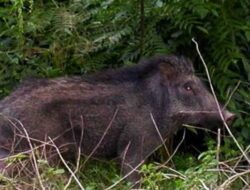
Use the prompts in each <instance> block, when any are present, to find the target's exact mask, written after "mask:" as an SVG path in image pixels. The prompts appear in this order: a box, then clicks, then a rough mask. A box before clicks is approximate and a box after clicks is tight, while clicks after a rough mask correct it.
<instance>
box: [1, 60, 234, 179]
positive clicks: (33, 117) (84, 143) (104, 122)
mask: <svg viewBox="0 0 250 190" xmlns="http://www.w3.org/2000/svg"><path fill="white" fill-rule="evenodd" d="M0 113H1V119H0V144H1V149H0V156H1V157H2V158H3V157H6V156H9V155H13V154H15V153H18V152H20V151H25V150H28V149H29V148H30V145H29V143H28V140H27V137H28V136H29V140H30V141H31V143H32V144H33V146H37V145H39V144H40V143H42V142H44V141H47V142H48V138H49V137H50V138H51V139H53V141H54V143H55V144H56V145H57V146H58V147H59V149H60V150H61V149H63V150H64V153H63V155H71V154H72V153H73V154H74V153H76V152H77V148H78V147H80V148H81V153H82V154H84V155H86V156H89V157H94V158H102V159H105V158H106V159H111V158H117V159H118V160H119V161H118V162H119V164H120V166H121V171H122V174H123V175H127V174H130V175H128V177H127V179H128V180H130V181H131V182H133V183H135V182H136V181H137V180H139V179H140V175H139V174H138V172H137V171H136V170H135V168H137V166H139V165H140V164H141V163H143V161H144V160H145V159H146V158H147V157H148V156H149V155H150V154H151V153H153V152H154V151H155V150H156V149H157V148H158V147H159V146H160V145H162V144H163V140H165V139H167V138H168V137H171V136H173V134H174V133H175V132H176V131H177V130H178V129H180V128H181V127H182V125H183V124H194V125H196V124H199V125H203V126H204V127H210V124H211V123H214V122H220V121H221V118H220V115H219V112H218V108H217V106H216V103H215V100H214V97H213V96H212V95H211V94H210V93H209V91H208V90H206V88H205V87H204V85H203V84H202V82H201V80H200V79H199V78H197V77H196V76H195V74H194V69H193V66H192V63H191V61H190V60H189V59H187V58H185V57H177V56H156V57H153V58H150V59H146V60H144V61H142V62H141V63H139V64H137V65H134V66H131V67H128V68H122V69H118V70H111V71H106V72H102V73H98V74H94V75H88V76H84V77H80V76H78V77H61V78H55V79H37V80H28V81H24V82H23V83H22V84H21V85H20V86H19V87H18V88H17V89H16V90H15V91H14V92H13V93H12V94H11V95H9V96H8V97H6V98H4V99H3V100H2V101H1V102H0ZM223 115H224V118H225V120H228V119H230V118H232V117H233V114H232V113H230V112H228V111H226V110H223ZM25 130H26V131H27V134H25ZM27 135H28V136H27ZM0 166H1V167H4V164H2V163H1V165H0Z"/></svg>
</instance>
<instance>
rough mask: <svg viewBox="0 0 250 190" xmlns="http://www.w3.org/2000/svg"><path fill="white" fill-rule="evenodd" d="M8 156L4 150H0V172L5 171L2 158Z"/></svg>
mask: <svg viewBox="0 0 250 190" xmlns="http://www.w3.org/2000/svg"><path fill="white" fill-rule="evenodd" d="M8 156H9V153H8V152H7V151H6V150H3V149H0V172H2V171H3V170H4V169H5V167H6V164H5V162H4V158H6V157H8Z"/></svg>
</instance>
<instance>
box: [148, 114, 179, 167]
mask: <svg viewBox="0 0 250 190" xmlns="http://www.w3.org/2000/svg"><path fill="white" fill-rule="evenodd" d="M150 117H151V120H152V122H153V124H154V127H155V129H156V131H157V133H158V135H159V138H160V140H161V142H162V144H163V147H164V149H165V151H166V153H167V155H168V157H169V159H168V161H167V162H166V163H165V164H167V163H168V162H169V161H170V160H171V162H172V164H173V165H174V162H173V161H172V156H171V155H170V153H169V151H168V148H167V146H166V144H165V140H164V139H163V137H162V135H161V133H160V131H159V128H158V126H157V124H156V122H155V119H154V116H153V114H152V113H150Z"/></svg>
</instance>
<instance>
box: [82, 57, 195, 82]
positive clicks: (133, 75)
mask: <svg viewBox="0 0 250 190" xmlns="http://www.w3.org/2000/svg"><path fill="white" fill-rule="evenodd" d="M162 63H167V64H171V65H172V66H173V67H174V69H175V70H176V72H177V73H179V74H192V73H193V65H192V63H191V61H190V60H189V59H186V58H185V57H182V56H181V57H176V56H173V55H172V56H155V57H153V58H150V59H145V60H142V61H141V62H140V63H139V64H137V65H134V66H133V67H127V68H121V69H118V70H109V71H106V72H103V73H98V74H95V75H91V76H87V77H86V79H87V80H90V81H92V82H94V81H95V82H111V83H122V82H129V81H130V82H135V81H139V80H142V79H145V78H146V77H150V75H153V74H154V73H155V72H157V71H158V69H159V68H158V66H159V64H162Z"/></svg>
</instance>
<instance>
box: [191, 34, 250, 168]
mask: <svg viewBox="0 0 250 190" xmlns="http://www.w3.org/2000/svg"><path fill="white" fill-rule="evenodd" d="M192 41H193V42H194V43H195V46H196V50H197V53H198V54H199V57H200V59H201V61H202V63H203V66H204V68H205V71H206V74H207V78H208V81H209V86H210V89H211V91H212V94H213V96H214V100H215V103H216V106H217V109H218V111H219V114H220V117H221V120H222V122H223V124H224V126H225V128H226V129H227V131H228V133H229V135H230V136H231V137H232V139H233V141H234V142H235V144H236V145H237V147H238V148H239V150H240V151H241V153H242V154H243V155H244V157H245V159H246V160H247V161H248V163H249V164H250V159H249V158H248V156H247V155H246V153H245V152H244V150H243V149H242V147H241V146H240V144H239V143H238V141H237V140H236V138H235V137H234V135H233V133H232V132H231V130H230V129H229V127H228V125H227V123H226V121H225V119H224V116H223V114H222V111H221V108H220V104H219V102H218V99H217V97H216V94H215V91H214V88H213V85H212V81H211V77H210V74H209V71H208V68H207V65H206V63H205V61H204V59H203V57H202V55H201V53H200V50H199V45H198V43H197V42H196V41H195V39H194V38H192Z"/></svg>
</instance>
